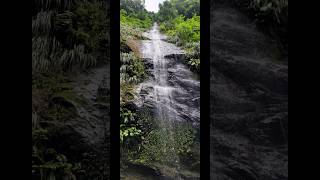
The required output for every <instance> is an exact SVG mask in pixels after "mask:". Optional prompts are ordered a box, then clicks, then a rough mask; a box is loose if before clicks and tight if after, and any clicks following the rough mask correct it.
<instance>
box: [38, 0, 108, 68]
mask: <svg viewBox="0 0 320 180" xmlns="http://www.w3.org/2000/svg"><path fill="white" fill-rule="evenodd" d="M35 3H36V5H39V6H41V7H42V8H41V11H40V12H38V13H37V14H36V15H35V16H34V17H32V70H33V72H41V73H43V72H49V71H61V70H64V71H69V70H72V69H73V67H76V66H77V67H80V68H89V67H92V66H94V65H95V64H96V61H97V58H98V54H97V52H105V51H106V42H107V39H106V37H107V36H106V24H107V21H106V12H105V10H104V8H105V5H104V3H103V2H99V1H92V2H87V1H81V2H77V3H76V4H74V2H73V1H71V0H61V1H58V0H56V1H49V0H42V1H40V0H38V1H36V2H35ZM60 5H61V7H63V11H62V10H57V9H55V8H51V7H56V6H59V7H60ZM73 5H74V6H73ZM71 6H72V7H73V8H71ZM47 9H50V10H47ZM69 9H70V10H69Z"/></svg>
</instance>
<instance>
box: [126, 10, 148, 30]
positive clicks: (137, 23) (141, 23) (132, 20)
mask: <svg viewBox="0 0 320 180" xmlns="http://www.w3.org/2000/svg"><path fill="white" fill-rule="evenodd" d="M120 22H121V24H126V25H129V26H131V27H135V28H141V29H148V28H150V27H151V25H152V19H151V17H150V16H148V15H147V14H145V16H144V17H141V18H137V17H134V16H130V15H128V14H127V12H126V11H125V10H124V9H121V11H120Z"/></svg>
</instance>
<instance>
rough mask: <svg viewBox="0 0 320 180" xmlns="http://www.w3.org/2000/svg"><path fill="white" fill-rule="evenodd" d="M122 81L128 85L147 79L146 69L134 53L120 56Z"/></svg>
mask: <svg viewBox="0 0 320 180" xmlns="http://www.w3.org/2000/svg"><path fill="white" fill-rule="evenodd" d="M120 63H121V67H120V81H121V82H127V83H135V84H136V83H138V82H141V81H142V80H143V79H144V77H145V67H144V64H143V62H142V60H141V59H140V58H138V57H137V56H136V55H135V54H134V53H132V52H131V53H121V55H120Z"/></svg>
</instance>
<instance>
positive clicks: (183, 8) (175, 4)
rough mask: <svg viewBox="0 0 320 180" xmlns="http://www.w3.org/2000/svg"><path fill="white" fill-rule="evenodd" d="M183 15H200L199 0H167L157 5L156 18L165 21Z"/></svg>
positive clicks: (190, 16)
mask: <svg viewBox="0 0 320 180" xmlns="http://www.w3.org/2000/svg"><path fill="white" fill-rule="evenodd" d="M179 15H181V16H183V17H186V18H187V19H190V18H192V17H193V16H199V15H200V1H199V0H168V1H165V2H163V3H162V4H160V5H159V12H158V13H157V16H156V20H157V21H159V22H165V21H168V20H172V19H174V18H176V17H177V16H179Z"/></svg>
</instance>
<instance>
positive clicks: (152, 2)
mask: <svg viewBox="0 0 320 180" xmlns="http://www.w3.org/2000/svg"><path fill="white" fill-rule="evenodd" d="M164 1H165V0H145V8H146V9H147V10H148V11H152V12H158V10H159V4H160V3H162V2H164Z"/></svg>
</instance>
